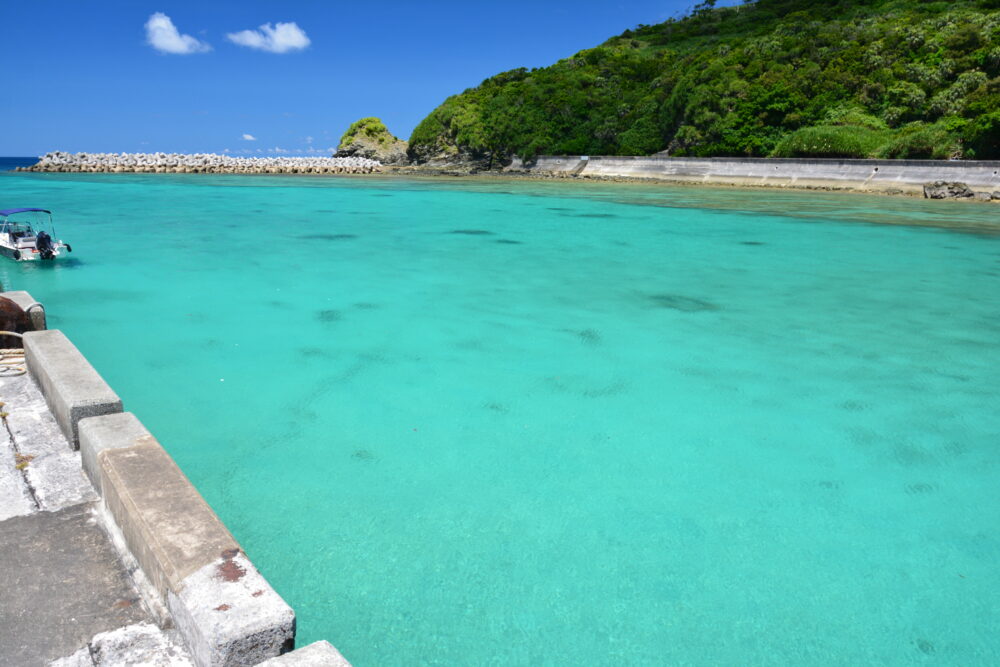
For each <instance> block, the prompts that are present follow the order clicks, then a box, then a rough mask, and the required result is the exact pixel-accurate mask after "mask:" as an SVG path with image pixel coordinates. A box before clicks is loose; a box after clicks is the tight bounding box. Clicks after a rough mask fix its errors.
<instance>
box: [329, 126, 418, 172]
mask: <svg viewBox="0 0 1000 667" xmlns="http://www.w3.org/2000/svg"><path fill="white" fill-rule="evenodd" d="M406 149H407V143H406V142H405V141H403V140H402V139H399V138H397V137H395V136H393V135H392V133H391V132H389V128H387V127H386V126H385V123H383V122H382V121H381V120H379V119H378V118H375V117H374V116H369V117H368V118H362V119H361V120H359V121H356V122H355V123H353V124H352V125H351V126H350V127H349V128H347V132H344V136H342V137H341V138H340V144H339V145H338V146H337V152H336V154H335V155H336V156H337V157H360V158H367V159H369V160H378V161H379V162H381V163H382V164H397V165H402V164H406V163H407V162H408V160H407V157H406Z"/></svg>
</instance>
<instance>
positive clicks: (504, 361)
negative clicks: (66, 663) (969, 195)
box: [0, 174, 1000, 667]
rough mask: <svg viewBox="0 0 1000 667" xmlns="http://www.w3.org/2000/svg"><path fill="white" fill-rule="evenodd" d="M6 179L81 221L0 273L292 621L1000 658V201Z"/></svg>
mask: <svg viewBox="0 0 1000 667" xmlns="http://www.w3.org/2000/svg"><path fill="white" fill-rule="evenodd" d="M0 203H2V205H0V208H6V207H8V206H29V205H30V206H47V207H51V208H52V209H54V210H55V211H56V222H57V230H58V231H59V232H60V234H59V235H60V236H62V237H63V238H64V240H67V241H69V242H71V243H72V245H73V248H74V253H73V254H72V255H71V257H70V259H69V260H68V261H65V262H63V263H61V264H58V265H56V266H38V265H32V266H25V265H20V264H15V263H13V262H6V263H4V264H2V265H0V282H2V283H3V285H4V287H5V288H8V289H11V288H13V289H27V290H29V291H30V292H31V293H32V294H33V295H34V296H35V297H36V298H38V299H39V300H41V301H43V302H44V303H45V304H46V306H47V307H48V311H49V316H50V324H51V326H53V327H58V328H61V329H63V330H64V331H65V332H66V333H67V334H68V335H69V336H70V337H71V338H72V340H73V341H74V342H75V343H76V344H77V345H78V346H79V347H80V348H81V349H82V350H83V352H84V353H85V354H86V355H87V356H88V358H89V359H90V360H91V361H92V362H93V363H94V364H95V366H96V367H97V368H98V369H99V370H100V371H101V373H102V374H103V375H104V376H105V377H106V379H107V380H108V381H109V382H110V383H111V385H112V386H113V387H114V388H115V389H116V390H117V391H118V392H119V394H121V396H122V397H123V399H124V401H125V404H126V408H127V409H130V410H132V411H133V412H135V413H136V414H137V415H138V416H139V418H140V419H141V420H142V421H143V422H144V423H145V424H146V425H147V426H148V427H149V428H150V429H151V430H152V431H153V432H154V433H155V434H156V435H157V436H158V438H159V439H160V440H161V442H162V443H163V444H164V446H165V447H166V448H167V449H168V450H169V451H170V453H171V454H172V455H173V456H174V457H175V458H176V459H177V461H178V463H179V464H180V465H181V467H182V468H183V469H184V471H185V472H186V473H187V474H188V476H189V477H191V479H192V480H193V481H194V482H195V484H196V485H197V486H198V488H199V489H200V490H201V491H202V493H203V494H204V495H205V497H206V498H207V499H208V501H209V502H210V503H211V504H212V505H213V507H214V508H215V509H216V511H217V512H218V513H219V514H220V515H221V516H222V518H223V520H224V521H225V522H226V523H227V524H228V526H229V527H230V528H231V530H232V531H233V532H234V534H235V535H236V537H237V539H238V540H239V541H240V542H241V543H242V544H243V546H244V547H245V549H246V551H247V552H248V553H249V555H250V557H251V558H252V559H253V561H254V562H255V563H256V564H257V566H258V567H259V568H260V569H261V571H262V572H263V573H264V575H265V576H266V577H267V578H268V579H269V580H270V581H271V582H272V583H273V585H274V586H275V588H276V589H277V590H278V592H279V593H281V595H283V596H284V597H285V599H286V600H287V601H288V602H289V603H290V604H291V605H292V606H293V607H294V608H295V609H296V612H297V613H298V619H299V644H300V645H304V644H306V643H309V642H312V641H314V640H317V639H329V640H330V641H332V642H333V643H334V644H335V645H336V646H338V648H340V649H341V651H342V652H343V653H344V654H345V655H346V656H347V657H348V658H349V659H350V660H351V661H352V662H353V663H354V664H355V665H358V666H359V667H362V666H365V665H413V664H440V665H486V664H498V665H499V664H503V665H514V664H517V665H580V664H591V665H622V664H693V665H708V664H724V665H751V664H757V665H763V664H798V665H847V664H851V665H854V664H890V665H908V664H925V663H926V664H949V665H994V664H997V663H998V662H1000V633H998V627H1000V569H998V568H997V563H998V562H1000V534H998V530H997V529H998V527H1000V465H998V464H1000V437H998V436H1000V412H998V410H997V407H998V400H997V394H998V388H1000V235H998V234H997V232H998V231H1000V224H998V222H997V221H998V218H1000V208H998V207H995V206H993V207H991V206H987V205H975V204H963V203H950V202H935V203H924V202H921V201H915V200H905V199H887V198H869V197H861V196H847V195H839V196H828V195H820V194H813V193H808V194H806V193H780V192H770V191H741V190H710V189H691V188H687V189H685V188H667V187H653V186H629V185H604V184H576V183H531V182H493V183H491V182H486V181H447V180H431V181H416V180H395V179H389V178H381V179H321V178H296V177H285V178H282V177H225V176H218V177H215V176H199V175H193V176H165V175H150V176H124V175H107V176H102V175H93V176H85V175H45V174H4V175H0ZM875 223H895V224H875ZM911 224H912V225H923V226H910V225H911ZM944 225H952V226H956V227H959V228H960V229H944V228H942V227H941V226H944Z"/></svg>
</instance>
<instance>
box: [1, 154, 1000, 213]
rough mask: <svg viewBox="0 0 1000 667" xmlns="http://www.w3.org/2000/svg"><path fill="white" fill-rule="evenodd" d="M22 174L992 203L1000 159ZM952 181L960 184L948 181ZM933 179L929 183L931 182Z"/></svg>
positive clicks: (83, 168) (113, 159) (279, 162)
mask: <svg viewBox="0 0 1000 667" xmlns="http://www.w3.org/2000/svg"><path fill="white" fill-rule="evenodd" d="M12 171H14V172H22V173H23V172H29V173H124V174H142V173H146V174H148V173H166V174H218V175H222V174H233V175H302V176H310V175H312V176H334V175H373V176H377V175H398V176H412V177H429V178H442V177H447V178H484V177H485V178H493V179H505V180H507V179H509V180H521V179H524V180H531V181H549V180H567V181H578V182H588V181H589V182H603V183H646V184H669V185H678V186H697V187H727V188H731V187H735V188H746V189H778V190H799V191H805V192H831V193H843V192H847V193H860V194H870V195H881V196H903V197H924V198H930V199H969V200H974V201H980V202H984V203H986V202H994V203H1000V161H968V162H961V161H938V160H848V159H820V158H816V159H813V158H783V159H772V158H670V157H662V156H656V155H654V156H646V157H644V156H571V155H570V156H566V155H542V156H538V157H537V158H535V159H534V160H533V161H532V162H530V163H525V162H523V161H522V160H520V159H518V158H514V160H513V162H512V163H511V164H509V165H508V166H506V167H503V168H499V169H492V170H488V171H487V170H478V169H477V168H476V167H475V166H474V165H469V164H464V165H463V164H453V165H449V164H437V165H434V164H424V165H396V164H382V163H381V162H379V161H377V160H370V159H364V158H345V157H271V158H238V157H232V156H229V155H217V154H212V153H195V154H178V153H170V154H167V153H64V152H61V151H54V152H50V153H47V154H46V155H44V156H42V157H41V158H39V160H38V162H37V163H36V164H34V165H30V166H26V167H23V166H22V167H17V168H15V169H13V170H12ZM953 185H961V186H962V187H959V188H950V187H948V186H953ZM935 186H936V187H935Z"/></svg>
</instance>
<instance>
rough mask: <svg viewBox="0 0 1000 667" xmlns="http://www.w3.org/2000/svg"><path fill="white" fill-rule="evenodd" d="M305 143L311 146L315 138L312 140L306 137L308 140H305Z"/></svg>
mask: <svg viewBox="0 0 1000 667" xmlns="http://www.w3.org/2000/svg"><path fill="white" fill-rule="evenodd" d="M305 142H306V143H307V144H311V143H312V142H313V138H312V137H306V138H305Z"/></svg>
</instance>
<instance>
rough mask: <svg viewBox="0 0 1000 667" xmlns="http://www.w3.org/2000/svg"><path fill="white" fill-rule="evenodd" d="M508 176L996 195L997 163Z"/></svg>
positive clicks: (552, 159) (715, 165) (578, 162)
mask: <svg viewBox="0 0 1000 667" xmlns="http://www.w3.org/2000/svg"><path fill="white" fill-rule="evenodd" d="M510 169H511V170H512V171H526V172H528V173H529V174H530V173H535V174H539V175H552V176H557V177H559V176H562V177H573V176H578V177H583V178H587V177H597V178H637V179H649V180H662V181H674V182H684V183H704V184H725V185H746V186H774V187H800V188H822V189H845V190H861V191H871V192H891V191H896V192H908V193H918V192H922V188H923V185H924V184H925V183H928V182H933V181H959V182H962V183H966V184H967V185H969V186H970V187H971V188H973V189H975V190H981V191H987V192H990V191H996V190H1000V161H942V160H820V159H805V158H774V159H772V158H671V157H659V156H649V157H619V156H607V155H592V156H580V155H542V156H539V157H538V158H537V159H536V160H535V161H533V162H529V163H522V162H520V161H518V160H515V162H514V163H513V164H512V165H511V167H510Z"/></svg>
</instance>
